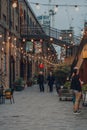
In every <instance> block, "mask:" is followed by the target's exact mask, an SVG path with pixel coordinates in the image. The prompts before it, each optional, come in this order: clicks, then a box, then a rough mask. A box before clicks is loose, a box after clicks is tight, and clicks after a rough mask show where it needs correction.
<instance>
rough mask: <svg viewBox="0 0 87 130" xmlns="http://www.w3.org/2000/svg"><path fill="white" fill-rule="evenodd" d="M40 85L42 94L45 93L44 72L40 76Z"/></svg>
mask: <svg viewBox="0 0 87 130" xmlns="http://www.w3.org/2000/svg"><path fill="white" fill-rule="evenodd" d="M38 84H39V88H40V92H44V75H43V72H42V71H40V73H39V75H38Z"/></svg>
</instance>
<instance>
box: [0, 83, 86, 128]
mask: <svg viewBox="0 0 87 130" xmlns="http://www.w3.org/2000/svg"><path fill="white" fill-rule="evenodd" d="M14 97H15V104H10V102H9V101H8V100H7V101H6V104H3V105H0V130H87V108H82V112H81V114H80V115H74V114H73V112H72V102H68V101H59V100H58V95H57V93H56V91H54V92H53V93H49V92H47V89H45V92H44V93H40V92H39V88H38V86H36V85H35V86H33V87H29V88H26V89H25V90H24V91H22V92H15V93H14Z"/></svg>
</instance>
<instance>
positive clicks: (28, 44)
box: [26, 41, 33, 52]
mask: <svg viewBox="0 0 87 130" xmlns="http://www.w3.org/2000/svg"><path fill="white" fill-rule="evenodd" d="M32 51H33V43H32V42H30V41H27V42H26V52H32Z"/></svg>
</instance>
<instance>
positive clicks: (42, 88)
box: [39, 83, 44, 92]
mask: <svg viewBox="0 0 87 130" xmlns="http://www.w3.org/2000/svg"><path fill="white" fill-rule="evenodd" d="M39 88H40V92H44V84H43V83H39Z"/></svg>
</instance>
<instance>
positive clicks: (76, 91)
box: [71, 68, 82, 114]
mask: <svg viewBox="0 0 87 130" xmlns="http://www.w3.org/2000/svg"><path fill="white" fill-rule="evenodd" d="M71 89H72V90H73V98H74V100H73V111H74V114H79V113H80V111H79V107H80V100H81V96H82V83H81V80H80V77H79V70H78V68H74V70H73V74H72V79H71Z"/></svg>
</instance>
